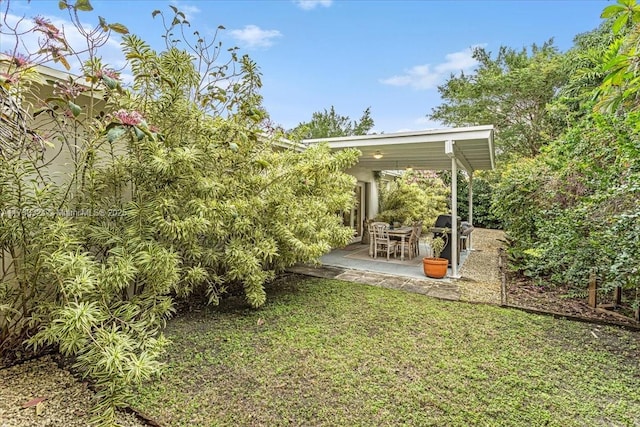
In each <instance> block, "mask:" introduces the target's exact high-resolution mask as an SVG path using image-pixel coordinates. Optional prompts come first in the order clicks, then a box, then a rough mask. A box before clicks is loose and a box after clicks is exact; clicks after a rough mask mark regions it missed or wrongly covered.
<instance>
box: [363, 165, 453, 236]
mask: <svg viewBox="0 0 640 427" xmlns="http://www.w3.org/2000/svg"><path fill="white" fill-rule="evenodd" d="M447 192H448V190H447V188H446V187H445V185H444V184H443V183H442V181H441V180H440V179H439V178H438V177H437V176H436V175H435V174H434V173H432V172H428V171H411V172H408V173H406V174H405V175H404V176H403V177H402V178H400V179H398V180H395V181H393V182H391V183H390V184H389V186H388V187H385V188H382V189H381V204H380V206H381V207H380V213H379V214H378V215H377V217H376V220H379V221H384V222H389V223H392V222H396V221H397V222H400V223H404V224H411V223H412V222H415V221H422V222H423V224H424V225H425V226H431V225H433V224H434V223H435V220H436V218H437V217H438V215H440V214H442V213H444V212H446V210H447V204H446V199H447Z"/></svg>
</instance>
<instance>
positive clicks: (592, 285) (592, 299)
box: [589, 270, 598, 308]
mask: <svg viewBox="0 0 640 427" xmlns="http://www.w3.org/2000/svg"><path fill="white" fill-rule="evenodd" d="M597 306H598V282H597V279H596V273H595V271H593V270H591V272H590V273H589V307H591V308H596V307H597Z"/></svg>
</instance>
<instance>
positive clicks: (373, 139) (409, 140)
mask: <svg viewBox="0 0 640 427" xmlns="http://www.w3.org/2000/svg"><path fill="white" fill-rule="evenodd" d="M446 141H454V147H455V148H454V149H455V154H456V158H457V159H458V164H459V166H461V167H463V168H464V169H466V170H467V171H468V172H473V171H476V170H486V169H493V168H494V167H495V160H494V157H495V151H494V146H493V126H492V125H488V126H473V127H464V128H450V129H433V130H423V131H416V132H400V133H388V134H380V135H362V136H349V137H337V138H318V139H305V140H304V141H303V143H304V144H317V143H320V142H326V143H328V144H329V146H330V147H331V149H332V150H341V149H344V148H357V149H359V150H360V151H361V152H362V156H360V161H359V163H358V166H359V167H363V168H366V169H370V170H400V169H406V168H409V167H411V168H413V169H418V170H450V169H451V158H450V157H449V156H448V155H447V153H446V152H445V144H446ZM378 151H379V152H380V153H381V154H382V158H380V159H376V158H374V157H373V155H374V154H375V153H376V152H378ZM469 169H470V170H469Z"/></svg>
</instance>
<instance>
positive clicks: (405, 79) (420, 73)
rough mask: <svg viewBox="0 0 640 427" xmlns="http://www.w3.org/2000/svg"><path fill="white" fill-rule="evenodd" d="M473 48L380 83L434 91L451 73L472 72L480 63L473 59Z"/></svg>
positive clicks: (417, 66)
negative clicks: (443, 60) (433, 64)
mask: <svg viewBox="0 0 640 427" xmlns="http://www.w3.org/2000/svg"><path fill="white" fill-rule="evenodd" d="M473 48H474V47H471V48H468V49H465V50H463V51H460V52H453V53H449V54H447V55H445V62H442V63H440V64H436V65H435V66H434V67H432V66H431V64H423V65H416V66H414V67H411V68H410V69H409V70H406V71H405V73H404V74H401V75H397V76H393V77H389V78H386V79H381V80H380V82H381V83H383V84H386V85H391V86H410V87H412V88H414V89H418V90H426V89H433V88H435V87H437V86H438V85H439V84H440V83H442V82H443V81H444V79H445V78H446V77H448V76H449V74H450V73H457V72H460V71H470V70H471V69H473V67H474V66H475V65H476V64H477V63H478V62H477V61H476V60H475V59H473V57H472V52H473Z"/></svg>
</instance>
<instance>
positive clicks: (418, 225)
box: [409, 221, 422, 259]
mask: <svg viewBox="0 0 640 427" xmlns="http://www.w3.org/2000/svg"><path fill="white" fill-rule="evenodd" d="M413 231H414V233H412V234H411V239H410V240H409V246H410V248H411V253H412V254H413V256H418V255H420V236H422V221H417V222H414V223H413ZM409 259H411V257H409Z"/></svg>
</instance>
